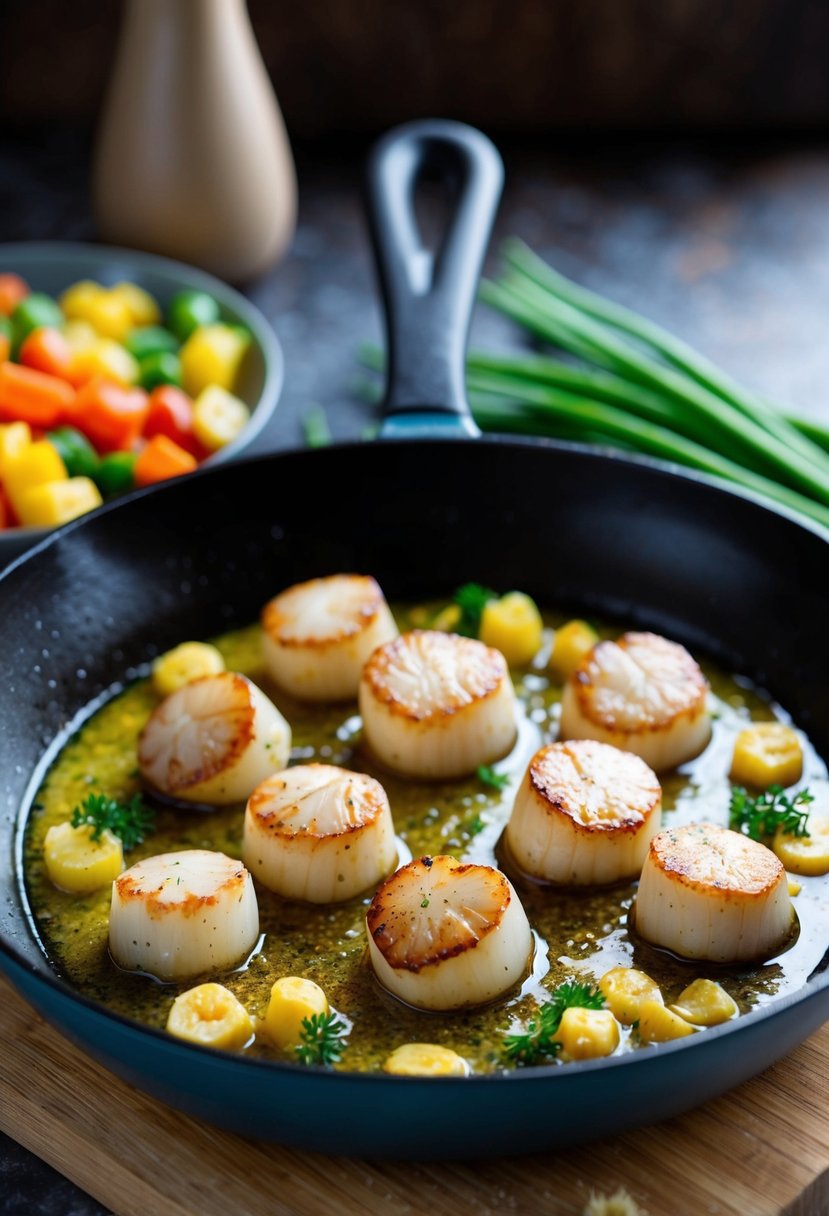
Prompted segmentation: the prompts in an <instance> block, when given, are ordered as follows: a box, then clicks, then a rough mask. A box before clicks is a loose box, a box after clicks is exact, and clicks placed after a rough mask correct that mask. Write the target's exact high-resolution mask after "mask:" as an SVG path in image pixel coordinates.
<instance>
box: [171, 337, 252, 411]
mask: <svg viewBox="0 0 829 1216" xmlns="http://www.w3.org/2000/svg"><path fill="white" fill-rule="evenodd" d="M249 346H250V336H249V335H248V334H245V333H242V332H240V331H239V330H236V329H231V327H230V326H229V325H221V324H216V325H200V326H199V328H198V329H196V330H194V331H193V333H192V334H191V335H190V337H189V338H188V339H187V341H186V342H185V343H184V346H182V348H181V351H180V352H179V358H180V359H181V376H182V382H183V385H184V390H185V392H187V393H189V394H190V396H191V397H197V396H198V395H199V393H200V392H201V391H202V389H205V388H207V387H208V385H210V384H217V385H218V386H219V388H224V389H227V390H228V391H231V390H232V389H233V388H234V387H235V386H236V381H237V378H238V375H239V368H240V367H241V365H242V360H243V359H244V357H245V355H246V353H247V351H248V348H249Z"/></svg>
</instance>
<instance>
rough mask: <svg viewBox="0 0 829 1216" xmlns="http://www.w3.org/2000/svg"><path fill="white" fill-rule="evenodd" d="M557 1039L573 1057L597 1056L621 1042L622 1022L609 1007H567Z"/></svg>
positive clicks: (605, 1054) (576, 1058)
mask: <svg viewBox="0 0 829 1216" xmlns="http://www.w3.org/2000/svg"><path fill="white" fill-rule="evenodd" d="M553 1039H554V1041H555V1042H556V1043H561V1046H562V1047H563V1049H564V1051H565V1052H566V1053H567V1055H568V1056H569V1057H570V1059H571V1060H594V1059H596V1058H597V1057H598V1056H610V1055H612V1054H613V1052H614V1051H615V1050H616V1048H617V1047H618V1046H619V1023H618V1022H617V1021H616V1019H615V1018H614V1016H613V1014H612V1013H611V1012H610V1010H609V1009H565V1010H564V1013H563V1014H562V1016H561V1023H560V1024H559V1028H558V1030H557V1031H556V1033H555V1034H554V1035H553Z"/></svg>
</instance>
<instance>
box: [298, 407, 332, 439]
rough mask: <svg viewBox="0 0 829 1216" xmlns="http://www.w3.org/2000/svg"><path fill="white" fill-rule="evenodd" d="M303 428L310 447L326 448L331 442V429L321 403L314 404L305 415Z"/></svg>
mask: <svg viewBox="0 0 829 1216" xmlns="http://www.w3.org/2000/svg"><path fill="white" fill-rule="evenodd" d="M302 429H303V431H304V432H305V442H306V444H307V445H308V447H309V448H325V447H328V445H329V443H331V429H330V427H329V425H328V418H327V416H326V413H325V410H324V409H323V408H322V406H321V405H317V406H314V408H313V409H310V410H308V411H307V412H306V413H305V414H304V415H303V418H302Z"/></svg>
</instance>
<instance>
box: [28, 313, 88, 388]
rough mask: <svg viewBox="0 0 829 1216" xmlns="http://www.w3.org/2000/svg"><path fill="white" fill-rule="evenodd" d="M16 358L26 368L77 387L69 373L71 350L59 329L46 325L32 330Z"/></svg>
mask: <svg viewBox="0 0 829 1216" xmlns="http://www.w3.org/2000/svg"><path fill="white" fill-rule="evenodd" d="M18 358H19V361H20V362H21V363H23V364H25V366H26V367H33V368H35V369H36V370H37V371H39V372H47V373H48V374H49V375H50V376H57V377H58V378H59V379H61V380H68V381H69V383H70V384H75V385H76V386H77V381H75V380H73V378H72V372H71V367H72V360H73V358H74V355H73V352H72V348H71V346H70V345H69V343H68V342H67V341H66V338H65V337H64V336H63V334H62V333H61V332H60V330H59V329H51V328H50V327H49V326H48V325H43V326H41V327H40V329H33V330H32V332H31V333H30V334H29V336H28V338H26V340H25V342H24V343H23V345H22V346H21V348H20V355H19V356H18Z"/></svg>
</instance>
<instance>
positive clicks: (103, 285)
mask: <svg viewBox="0 0 829 1216" xmlns="http://www.w3.org/2000/svg"><path fill="white" fill-rule="evenodd" d="M281 387H282V352H281V349H280V346H279V343H278V341H277V339H276V337H275V336H274V333H273V331H272V329H271V327H270V325H269V324H268V322H267V321H266V320H265V318H264V317H263V316H262V314H261V313H260V312H259V310H258V309H257V308H255V307H254V306H253V305H252V304H251V303H250V302H249V301H248V300H246V299H245V298H244V297H243V296H241V295H240V294H239V293H238V292H236V291H234V290H233V289H232V288H230V287H228V286H226V285H225V284H224V283H222V282H220V281H219V280H218V279H215V278H213V277H212V276H210V275H207V274H204V273H203V272H202V271H199V270H196V269H194V268H192V267H189V266H184V265H181V264H179V263H176V262H172V261H169V260H168V259H166V258H160V257H155V256H153V255H150V254H144V253H139V252H136V251H132V250H123V249H114V248H107V247H105V246H93V245H81V244H55V243H48V244H47V243H43V244H39V243H37V244H20V245H6V246H0V564H2V563H3V562H5V561H8V560H10V559H11V557H13V556H14V555H15V554H17V553H19V552H21V551H22V550H23V549H25V548H27V547H29V546H30V545H31V544H33V543H34V542H35V541H36V540H37V539H39V538H40V536H41V535H43V534H44V533H45V531H46V530H48V529H51V528H54V527H58V526H59V525H61V524H63V523H67V522H68V521H69V520H71V519H74V518H76V517H77V516H79V515H83V514H85V513H86V512H88V511H91V510H94V509H95V508H96V507H98V506H100V505H101V504H102V503H103V502H105V501H107V500H109V499H110V498H113V497H115V496H117V495H120V494H123V493H125V492H127V491H129V490H132V489H135V488H140V487H144V486H151V485H154V484H156V483H159V482H162V481H166V480H168V479H169V478H171V477H177V476H181V475H184V474H186V473H190V472H192V471H193V470H195V469H197V468H198V467H199V466H200V465H202V464H205V463H211V464H212V463H216V462H218V461H221V460H227V459H231V458H232V457H234V456H236V455H238V454H239V453H240V452H241V451H242V449H243V448H245V447H247V446H248V445H249V444H250V443H251V442H252V440H253V439H254V438H255V437H256V436H257V435H258V434H259V433H260V432H261V430H262V428H263V427H264V425H265V424H266V422H267V421H268V419H269V418H270V416H271V414H272V413H273V410H274V407H275V406H276V403H277V400H278V398H279V393H280V390H281Z"/></svg>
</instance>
